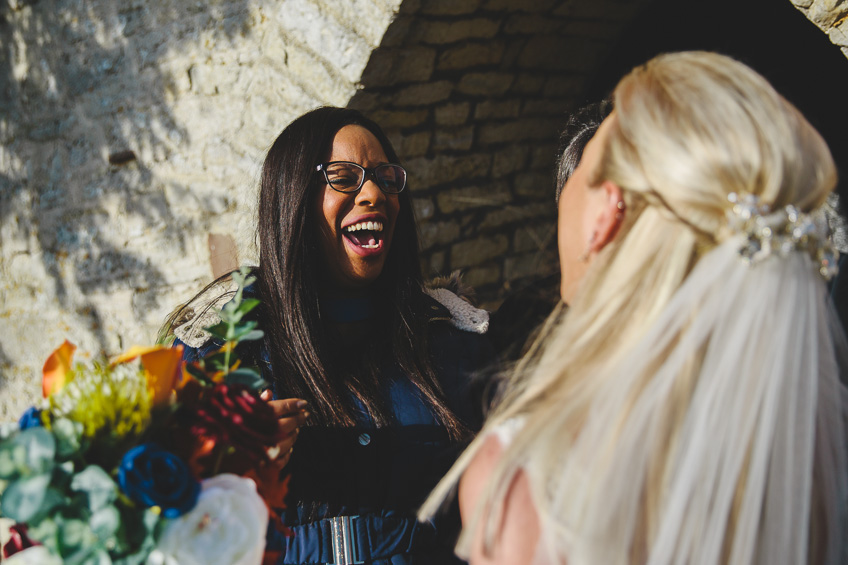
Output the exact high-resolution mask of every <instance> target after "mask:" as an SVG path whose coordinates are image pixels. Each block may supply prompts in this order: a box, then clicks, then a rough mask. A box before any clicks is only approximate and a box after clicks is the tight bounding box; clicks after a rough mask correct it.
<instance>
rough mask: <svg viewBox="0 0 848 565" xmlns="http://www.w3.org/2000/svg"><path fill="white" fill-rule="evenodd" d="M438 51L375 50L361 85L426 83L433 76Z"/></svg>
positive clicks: (372, 86)
mask: <svg viewBox="0 0 848 565" xmlns="http://www.w3.org/2000/svg"><path fill="white" fill-rule="evenodd" d="M435 64H436V50H435V49H431V48H429V47H409V48H404V49H382V48H381V49H375V50H374V51H373V52H372V53H371V58H370V59H369V61H368V65H367V66H366V67H365V71H363V73H362V78H361V80H360V83H361V84H362V85H364V86H366V87H370V88H374V87H381V86H393V85H395V84H403V83H407V82H425V81H427V80H429V78H430V76H431V75H432V74H433V68H434V67H435Z"/></svg>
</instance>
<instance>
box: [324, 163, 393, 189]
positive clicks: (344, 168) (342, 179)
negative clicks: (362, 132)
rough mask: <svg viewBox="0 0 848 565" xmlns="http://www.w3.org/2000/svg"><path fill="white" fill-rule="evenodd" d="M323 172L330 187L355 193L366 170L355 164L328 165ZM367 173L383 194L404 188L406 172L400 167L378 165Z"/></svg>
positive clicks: (361, 182)
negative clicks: (370, 174)
mask: <svg viewBox="0 0 848 565" xmlns="http://www.w3.org/2000/svg"><path fill="white" fill-rule="evenodd" d="M324 171H325V172H326V175H327V182H329V183H330V186H332V187H333V188H334V189H335V190H338V191H340V192H356V191H357V190H359V189H360V188H361V187H362V185H363V184H364V183H365V174H366V169H365V168H364V167H361V166H359V165H357V164H355V163H330V164H329V165H327V166H326V167H325V168H324ZM368 172H370V173H372V178H374V180H375V181H376V182H377V186H379V187H380V190H382V191H383V192H387V193H390V194H396V193H398V192H400V191H401V190H403V188H404V186H406V171H405V170H404V169H403V167H401V166H400V165H378V166H376V167H374V168H373V169H368Z"/></svg>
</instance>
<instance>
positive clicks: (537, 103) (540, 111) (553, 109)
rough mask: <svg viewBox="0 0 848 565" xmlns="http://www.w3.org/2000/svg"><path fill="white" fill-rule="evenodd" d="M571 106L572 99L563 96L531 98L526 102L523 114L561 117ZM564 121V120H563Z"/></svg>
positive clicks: (522, 110)
mask: <svg viewBox="0 0 848 565" xmlns="http://www.w3.org/2000/svg"><path fill="white" fill-rule="evenodd" d="M570 107H571V104H570V100H568V99H563V98H530V99H527V100H526V101H525V102H524V107H523V108H522V109H521V115H522V116H549V117H550V118H552V119H560V118H562V117H563V116H565V115H566V112H567V111H568V109H569V108H570ZM563 123H564V122H563Z"/></svg>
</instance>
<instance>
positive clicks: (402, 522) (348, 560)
mask: <svg viewBox="0 0 848 565" xmlns="http://www.w3.org/2000/svg"><path fill="white" fill-rule="evenodd" d="M289 529H290V530H291V532H292V535H291V536H289V537H287V538H285V542H284V543H285V554H284V556H283V561H282V563H284V564H285V565H307V564H328V565H353V564H356V563H368V562H371V561H374V560H376V559H386V558H389V557H391V556H392V555H396V554H399V553H410V552H412V551H414V550H415V549H417V548H421V547H426V548H431V547H432V544H433V541H434V539H435V534H436V530H435V528H434V527H433V526H432V525H431V524H426V523H422V522H418V521H417V520H416V519H415V518H408V517H401V516H386V517H383V516H376V515H373V514H369V515H365V516H338V517H335V518H327V519H325V520H319V521H317V522H312V523H309V524H304V525H302V526H293V527H290V528H289Z"/></svg>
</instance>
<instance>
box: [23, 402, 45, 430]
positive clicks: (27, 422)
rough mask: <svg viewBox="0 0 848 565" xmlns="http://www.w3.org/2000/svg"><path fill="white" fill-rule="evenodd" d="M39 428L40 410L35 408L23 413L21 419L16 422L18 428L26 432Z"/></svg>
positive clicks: (32, 407) (31, 407)
mask: <svg viewBox="0 0 848 565" xmlns="http://www.w3.org/2000/svg"><path fill="white" fill-rule="evenodd" d="M40 426H41V410H39V409H38V408H36V407H35V406H30V407H29V408H27V411H26V412H24V413H23V415H22V416H21V419H20V420H18V428H19V429H21V430H28V429H29V428H38V427H40Z"/></svg>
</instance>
